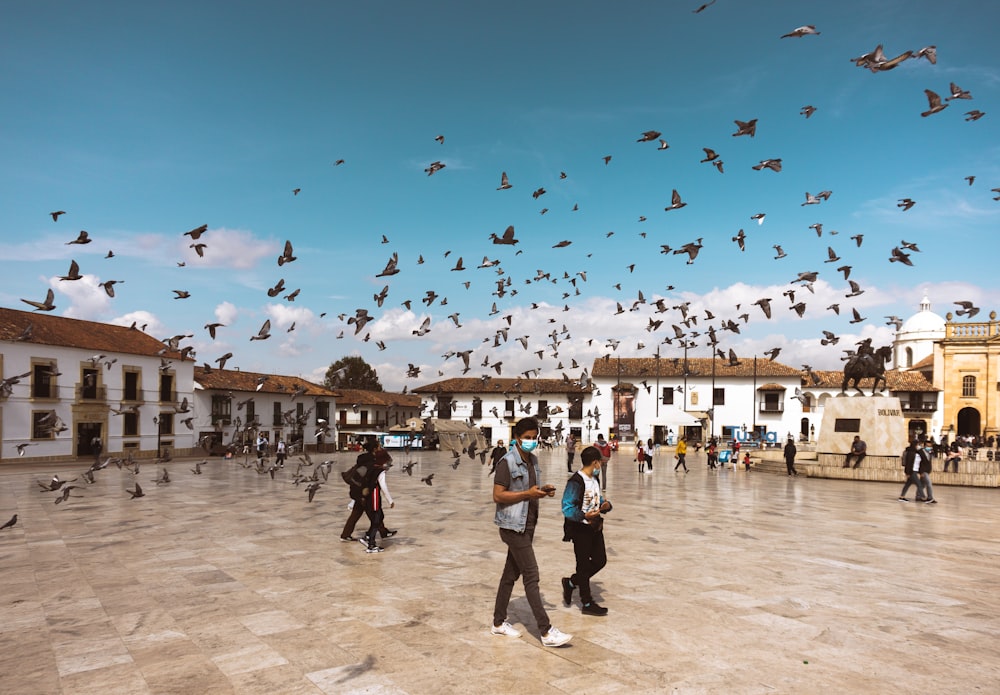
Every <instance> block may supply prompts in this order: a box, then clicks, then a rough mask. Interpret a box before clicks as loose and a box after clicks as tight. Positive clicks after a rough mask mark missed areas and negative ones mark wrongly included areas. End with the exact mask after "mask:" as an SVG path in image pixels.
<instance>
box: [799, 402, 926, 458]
mask: <svg viewBox="0 0 1000 695" xmlns="http://www.w3.org/2000/svg"><path fill="white" fill-rule="evenodd" d="M855 435H857V436H859V437H861V439H863V440H864V442H865V443H866V444H867V445H868V456H869V457H873V456H877V457H883V456H884V457H894V458H897V459H898V458H899V456H900V455H901V454H902V453H903V449H905V448H906V446H907V444H908V442H907V438H906V422H905V421H904V419H903V409H902V407H901V406H900V404H899V399H898V398H896V397H894V396H841V397H838V398H829V399H827V401H826V404H825V405H824V407H823V422H822V428H821V429H820V434H819V440H818V441H817V442H816V451H817V452H818V453H819V454H829V455H837V456H840V457H841V459H843V457H845V456H846V455H847V452H848V451H850V450H851V443H852V442H853V441H854V437H855ZM862 465H863V464H862Z"/></svg>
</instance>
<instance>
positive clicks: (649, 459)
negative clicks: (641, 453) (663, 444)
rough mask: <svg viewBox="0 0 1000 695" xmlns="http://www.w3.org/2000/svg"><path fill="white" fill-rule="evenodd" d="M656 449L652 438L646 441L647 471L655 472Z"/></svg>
mask: <svg viewBox="0 0 1000 695" xmlns="http://www.w3.org/2000/svg"><path fill="white" fill-rule="evenodd" d="M654 450H655V447H654V446H653V440H652V438H650V439H647V440H646V470H649V471H651V470H653V451H654Z"/></svg>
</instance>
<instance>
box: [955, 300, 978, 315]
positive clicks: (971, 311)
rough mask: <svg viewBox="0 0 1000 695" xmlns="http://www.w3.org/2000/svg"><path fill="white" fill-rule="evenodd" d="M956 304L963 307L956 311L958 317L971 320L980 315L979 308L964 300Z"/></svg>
mask: <svg viewBox="0 0 1000 695" xmlns="http://www.w3.org/2000/svg"><path fill="white" fill-rule="evenodd" d="M955 304H957V305H958V306H960V307H962V308H961V309H956V310H955V314H957V315H958V316H965V317H966V318H970V319H971V318H972V317H973V316H975V315H976V314H978V313H979V307H977V306H975V305H974V304H973V303H972V302H969V301H965V300H963V301H961V302H955Z"/></svg>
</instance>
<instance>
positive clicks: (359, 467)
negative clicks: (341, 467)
mask: <svg viewBox="0 0 1000 695" xmlns="http://www.w3.org/2000/svg"><path fill="white" fill-rule="evenodd" d="M374 467H375V466H374V461H358V462H357V463H355V464H354V465H353V466H351V467H350V468H348V469H347V470H346V471H343V472H342V473H341V474H340V475H341V477H342V478H343V479H344V482H345V483H347V484H348V485H350V486H351V487H352V488H358V489H359V490H360V489H361V488H362V487H364V485H365V482H366V481H367V479H368V477H369V475H370V473H371V470H372V469H373V468H374Z"/></svg>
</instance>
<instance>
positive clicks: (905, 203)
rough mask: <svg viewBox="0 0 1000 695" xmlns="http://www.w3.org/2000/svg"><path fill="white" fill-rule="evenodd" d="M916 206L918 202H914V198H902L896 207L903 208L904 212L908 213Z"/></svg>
mask: <svg viewBox="0 0 1000 695" xmlns="http://www.w3.org/2000/svg"><path fill="white" fill-rule="evenodd" d="M916 204H917V201H915V200H913V199H912V198H900V199H899V202H898V203H896V207H897V208H903V212H906V211H907V210H909V209H910V208H912V207H913V206H914V205H916Z"/></svg>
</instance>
